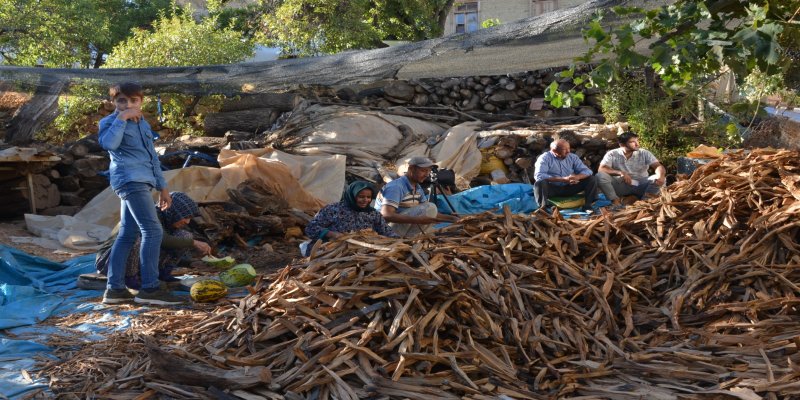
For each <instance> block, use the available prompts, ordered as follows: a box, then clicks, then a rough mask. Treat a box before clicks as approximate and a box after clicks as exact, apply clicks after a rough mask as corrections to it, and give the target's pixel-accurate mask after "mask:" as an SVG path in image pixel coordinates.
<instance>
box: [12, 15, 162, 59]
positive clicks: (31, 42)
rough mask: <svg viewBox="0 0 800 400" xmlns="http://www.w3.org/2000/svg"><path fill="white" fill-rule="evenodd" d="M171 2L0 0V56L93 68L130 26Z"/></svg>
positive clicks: (141, 22) (144, 23) (149, 19)
mask: <svg viewBox="0 0 800 400" xmlns="http://www.w3.org/2000/svg"><path fill="white" fill-rule="evenodd" d="M170 7H171V0H70V1H63V0H37V1H30V0H0V55H2V57H3V62H4V63H5V64H9V65H20V66H32V65H39V64H41V65H43V66H45V67H74V66H76V65H78V66H81V67H91V66H99V65H100V64H102V60H103V56H104V55H105V54H107V53H108V52H109V51H110V50H111V48H112V47H113V46H114V45H115V44H116V43H119V42H120V41H122V40H124V39H125V38H126V37H127V36H128V35H129V34H130V31H131V28H132V27H147V26H149V24H150V23H151V22H152V21H153V20H154V19H155V18H156V16H157V15H158V14H159V13H169V12H170Z"/></svg>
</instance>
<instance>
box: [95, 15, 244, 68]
mask: <svg viewBox="0 0 800 400" xmlns="http://www.w3.org/2000/svg"><path fill="white" fill-rule="evenodd" d="M189 14H190V13H185V14H183V15H173V16H171V17H166V16H165V17H161V18H159V19H158V20H157V21H156V22H155V24H154V26H153V31H152V32H150V31H148V30H144V29H139V30H136V31H135V32H134V33H133V36H131V37H130V38H129V39H127V40H126V41H124V42H122V43H120V44H119V45H117V46H116V47H114V50H113V51H112V52H111V54H110V55H109V56H108V60H107V61H106V67H108V68H146V67H174V66H184V65H211V64H229V63H235V62H239V61H242V60H244V59H245V58H247V57H249V56H252V55H253V51H254V45H253V42H252V41H250V40H247V39H245V38H243V37H242V34H241V33H240V32H236V31H234V30H233V29H230V28H226V29H222V30H218V29H217V28H216V21H215V20H214V18H207V19H204V20H203V21H201V22H199V23H198V22H196V21H195V20H194V19H193V18H192V17H191V16H190V15H189Z"/></svg>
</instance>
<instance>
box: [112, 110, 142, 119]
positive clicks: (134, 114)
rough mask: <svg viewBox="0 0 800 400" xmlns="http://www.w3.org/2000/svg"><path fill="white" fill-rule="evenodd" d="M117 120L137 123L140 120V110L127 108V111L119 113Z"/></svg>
mask: <svg viewBox="0 0 800 400" xmlns="http://www.w3.org/2000/svg"><path fill="white" fill-rule="evenodd" d="M117 118H119V119H121V120H123V121H133V122H139V120H140V119H142V110H140V109H138V108H129V109H127V110H125V111H123V112H121V113H119V115H118V116H117Z"/></svg>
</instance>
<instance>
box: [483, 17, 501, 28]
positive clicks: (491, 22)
mask: <svg viewBox="0 0 800 400" xmlns="http://www.w3.org/2000/svg"><path fill="white" fill-rule="evenodd" d="M497 25H502V23H501V22H500V19H498V18H489V19H486V20H484V21H483V22H481V28H484V29H485V28H491V27H493V26H497Z"/></svg>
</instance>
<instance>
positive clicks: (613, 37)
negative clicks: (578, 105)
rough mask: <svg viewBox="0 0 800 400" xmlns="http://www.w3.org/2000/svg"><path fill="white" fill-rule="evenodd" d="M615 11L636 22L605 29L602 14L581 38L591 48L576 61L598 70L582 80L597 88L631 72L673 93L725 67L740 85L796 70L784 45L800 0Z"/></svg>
mask: <svg viewBox="0 0 800 400" xmlns="http://www.w3.org/2000/svg"><path fill="white" fill-rule="evenodd" d="M612 12H613V13H615V14H617V15H631V14H641V18H638V19H636V20H635V21H633V22H630V23H626V24H623V25H621V26H618V27H610V28H606V27H604V26H603V25H602V24H601V22H602V19H603V16H602V15H600V16H598V17H597V18H596V19H595V20H593V21H592V22H591V23H590V24H589V26H588V27H587V29H586V30H585V31H584V37H585V38H586V39H587V40H589V41H593V42H594V45H593V47H592V48H591V50H590V51H589V52H587V53H586V54H585V55H584V56H583V57H581V58H579V59H578V60H577V61H579V62H582V63H596V66H595V67H594V68H593V69H592V71H591V73H590V74H589V76H588V77H587V78H590V79H591V83H592V84H594V85H596V86H599V87H601V88H602V87H605V86H607V85H609V84H611V83H613V82H617V81H619V80H621V79H623V78H624V76H625V74H626V73H627V72H629V71H631V70H635V69H649V70H651V71H652V72H653V73H654V74H655V75H656V76H658V78H659V79H660V80H661V81H662V82H663V83H664V85H663V88H664V89H665V90H668V91H671V92H676V91H681V90H683V89H685V88H688V87H692V86H698V85H702V84H704V83H705V82H707V81H708V79H709V78H710V77H714V76H715V75H717V74H718V73H719V71H720V70H721V69H723V67H728V68H730V69H731V70H733V71H734V72H735V73H736V77H737V79H739V80H740V82H741V81H742V80H743V79H745V78H746V77H747V76H748V75H749V74H750V73H752V72H754V71H761V72H767V73H780V72H783V71H785V70H786V69H788V68H790V67H791V65H792V63H793V59H792V56H791V53H790V52H787V51H785V50H786V49H783V48H782V46H781V42H786V43H789V42H790V38H796V36H797V35H798V32H800V31H798V27H799V26H800V0H789V1H787V0H761V1H750V2H744V1H739V0H702V1H697V0H679V1H677V2H676V3H675V4H672V5H669V6H663V7H661V8H659V9H654V10H650V11H645V10H643V9H641V8H624V7H616V8H613V9H612ZM783 35H786V36H783ZM792 40H796V39H792ZM640 41H651V42H652V43H651V44H650V45H649V46H647V52H641V51H638V50H637V49H636V45H637V44H638V43H639V42H640ZM572 72H574V68H573V69H572ZM572 72H570V73H572ZM554 97H558V96H554Z"/></svg>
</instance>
